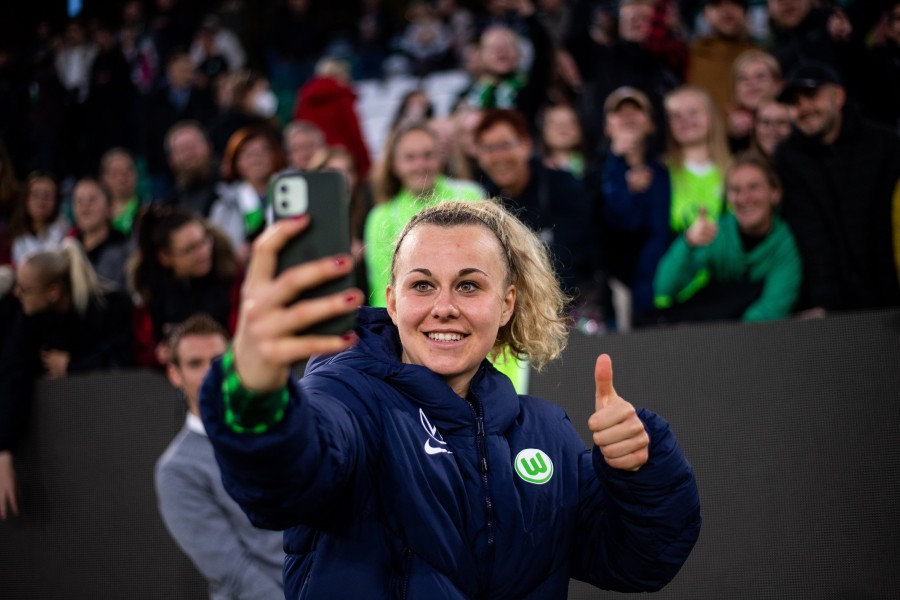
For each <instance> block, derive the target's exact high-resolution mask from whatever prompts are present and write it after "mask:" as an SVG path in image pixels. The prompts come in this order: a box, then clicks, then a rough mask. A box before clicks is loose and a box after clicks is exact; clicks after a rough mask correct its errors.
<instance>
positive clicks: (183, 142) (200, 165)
mask: <svg viewBox="0 0 900 600" xmlns="http://www.w3.org/2000/svg"><path fill="white" fill-rule="evenodd" d="M169 165H170V166H171V167H172V171H173V172H174V173H175V175H176V177H178V178H179V179H183V180H192V179H200V178H202V177H205V176H206V175H207V174H208V173H209V171H210V169H211V167H212V148H210V145H209V142H208V141H207V140H206V137H204V135H203V133H202V132H201V131H200V130H199V129H197V128H196V127H181V128H179V129H177V130H176V131H174V132H172V134H171V135H170V136H169Z"/></svg>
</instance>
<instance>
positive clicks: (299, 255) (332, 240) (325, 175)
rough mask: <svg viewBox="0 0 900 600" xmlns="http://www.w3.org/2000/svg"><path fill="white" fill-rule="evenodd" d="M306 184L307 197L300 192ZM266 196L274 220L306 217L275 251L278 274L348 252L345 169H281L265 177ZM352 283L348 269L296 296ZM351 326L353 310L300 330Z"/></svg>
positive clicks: (338, 330) (330, 331) (340, 331)
mask: <svg viewBox="0 0 900 600" xmlns="http://www.w3.org/2000/svg"><path fill="white" fill-rule="evenodd" d="M301 180H302V181H301ZM303 181H305V186H304V185H303V184H302V182H303ZM304 189H305V190H306V201H305V202H304V201H303V198H302V197H301V196H302V193H303V190H304ZM268 199H269V205H270V206H271V207H272V212H273V215H274V219H275V220H276V221H277V220H280V219H289V218H292V217H296V216H299V215H300V214H303V212H307V213H309V216H310V222H309V226H308V227H307V228H306V229H305V230H303V231H302V232H301V233H300V234H299V235H297V236H296V237H295V238H294V239H292V240H290V241H289V242H288V243H287V245H286V246H285V247H284V248H283V249H282V251H281V252H280V253H279V255H278V266H277V272H278V273H282V272H283V271H285V270H287V269H289V268H291V267H293V266H295V265H298V264H301V263H305V262H309V261H311V260H315V259H317V258H321V257H323V256H333V255H335V254H349V253H350V192H349V188H348V186H347V180H346V178H345V177H344V175H343V174H341V173H338V172H337V171H298V170H288V171H282V172H281V173H278V174H276V175H275V176H274V177H273V178H272V180H271V181H270V182H269V191H268ZM355 285H356V283H355V277H354V275H353V271H351V272H350V273H348V274H347V275H345V276H343V277H341V278H339V279H334V280H331V281H329V282H326V283H324V284H322V285H320V286H318V287H316V288H313V289H311V290H307V291H305V292H303V293H302V294H300V295H299V296H298V297H297V300H303V299H308V298H318V297H320V296H327V295H330V294H336V293H338V292H342V291H344V290H347V289H348V288H352V287H354V286H355ZM355 326H356V313H355V312H353V313H350V314H347V315H342V316H340V317H337V318H334V319H330V320H328V321H323V322H321V323H318V324H316V325H314V326H312V327H310V328H308V329H305V330H303V331H302V332H298V333H304V334H320V335H344V334H345V333H347V332H348V331H351V330H352V329H353V328H354V327H355Z"/></svg>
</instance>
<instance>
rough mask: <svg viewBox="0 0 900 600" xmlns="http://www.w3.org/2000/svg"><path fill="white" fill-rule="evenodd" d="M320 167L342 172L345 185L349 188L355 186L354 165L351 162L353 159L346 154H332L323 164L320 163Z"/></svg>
mask: <svg viewBox="0 0 900 600" xmlns="http://www.w3.org/2000/svg"><path fill="white" fill-rule="evenodd" d="M322 168H323V169H329V170H332V171H337V172H338V173H343V174H344V177H346V178H347V187H348V188H350V189H351V190H353V189H354V188H355V187H356V184H357V176H356V167H355V166H354V164H353V159H352V158H351V157H349V156H347V155H346V154H342V153H335V154H332V155H331V156H330V157H328V160H326V161H325V164H323V165H322Z"/></svg>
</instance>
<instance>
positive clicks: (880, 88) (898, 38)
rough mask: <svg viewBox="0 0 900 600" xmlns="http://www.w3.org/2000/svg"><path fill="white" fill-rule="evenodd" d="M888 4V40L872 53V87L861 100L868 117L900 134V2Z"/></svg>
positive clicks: (874, 46) (874, 47)
mask: <svg viewBox="0 0 900 600" xmlns="http://www.w3.org/2000/svg"><path fill="white" fill-rule="evenodd" d="M887 4H888V11H887V27H886V28H885V37H884V40H883V41H882V42H881V43H879V44H875V45H873V46H872V49H871V51H870V60H871V62H870V63H869V64H870V70H871V75H870V76H869V78H868V80H869V81H868V83H869V84H870V85H869V88H868V89H867V90H866V93H865V94H863V95H862V97H861V98H860V100H861V101H862V104H863V107H864V108H865V110H866V115H867V116H869V117H871V118H873V119H877V120H878V121H880V122H882V123H884V124H885V125H887V126H888V127H890V128H892V129H893V130H894V131H897V132H900V0H892V1H891V2H888V3H887Z"/></svg>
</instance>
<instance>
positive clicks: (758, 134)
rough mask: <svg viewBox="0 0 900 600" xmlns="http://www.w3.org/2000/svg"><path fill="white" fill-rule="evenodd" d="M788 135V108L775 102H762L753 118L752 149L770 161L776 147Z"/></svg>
mask: <svg viewBox="0 0 900 600" xmlns="http://www.w3.org/2000/svg"><path fill="white" fill-rule="evenodd" d="M790 135H791V115H790V107H789V106H788V105H787V104H782V103H781V102H778V101H777V100H763V101H762V102H761V103H760V104H759V106H758V107H757V109H756V116H755V117H754V118H753V142H752V144H751V147H752V149H753V150H755V151H757V152H759V153H760V154H762V155H763V156H764V157H766V158H768V159H769V160H771V159H772V157H773V156H774V155H775V150H776V149H777V148H778V145H779V144H781V143H782V142H783V141H785V140H786V139H788V138H789V137H790Z"/></svg>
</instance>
